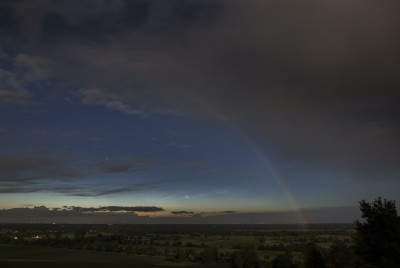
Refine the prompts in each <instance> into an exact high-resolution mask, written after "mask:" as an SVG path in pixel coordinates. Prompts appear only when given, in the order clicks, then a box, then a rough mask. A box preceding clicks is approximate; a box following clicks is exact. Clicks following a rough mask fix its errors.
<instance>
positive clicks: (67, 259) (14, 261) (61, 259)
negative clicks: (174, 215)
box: [0, 246, 189, 268]
mask: <svg viewBox="0 0 400 268" xmlns="http://www.w3.org/2000/svg"><path fill="white" fill-rule="evenodd" d="M187 265H189V264H185V263H173V262H169V261H166V260H164V259H163V258H157V257H154V256H153V257H147V256H137V255H127V254H121V253H110V252H96V251H82V250H71V249H55V248H45V247H26V246H0V267H1V268H11V267H16V268H24V267H27V268H28V267H29V268H36V267H38V268H47V267H52V268H54V267H56V268H64V267H65V268H66V267H69V268H70V267H73V268H84V267H91V268H106V267H121V268H124V267H140V268H163V267H164V268H167V267H168V268H173V267H185V266H187Z"/></svg>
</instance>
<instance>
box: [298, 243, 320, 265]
mask: <svg viewBox="0 0 400 268" xmlns="http://www.w3.org/2000/svg"><path fill="white" fill-rule="evenodd" d="M303 257H304V267H307V268H325V261H324V259H323V258H322V254H321V252H320V251H319V249H318V247H317V245H316V244H315V243H308V244H307V245H306V246H305V249H304V252H303Z"/></svg>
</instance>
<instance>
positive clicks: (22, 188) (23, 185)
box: [0, 181, 160, 197]
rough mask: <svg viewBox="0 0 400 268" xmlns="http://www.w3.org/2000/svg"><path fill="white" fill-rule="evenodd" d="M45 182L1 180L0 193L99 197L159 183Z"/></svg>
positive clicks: (145, 188)
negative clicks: (48, 193) (47, 193)
mask: <svg viewBox="0 0 400 268" xmlns="http://www.w3.org/2000/svg"><path fill="white" fill-rule="evenodd" d="M46 182H48V181H44V183H42V182H38V181H19V182H18V181H17V182H3V183H0V193H4V194H12V193H36V192H50V193H61V194H65V195H70V196H81V197H99V196H112V195H119V194H127V193H136V192H141V191H146V190H150V189H154V188H156V187H158V185H159V184H160V183H157V182H148V183H137V184H134V185H127V186H124V187H115V186H110V185H96V186H93V185H85V184H80V185H77V184H76V183H74V184H60V183H59V182H57V181H53V183H52V185H49V184H48V183H46Z"/></svg>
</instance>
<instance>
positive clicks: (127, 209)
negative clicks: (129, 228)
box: [64, 206, 164, 212]
mask: <svg viewBox="0 0 400 268" xmlns="http://www.w3.org/2000/svg"><path fill="white" fill-rule="evenodd" d="M64 209H67V210H72V211H76V212H160V211H164V209H163V208H160V207H154V206H134V207H126V206H106V207H98V208H93V207H91V208H85V207H76V206H72V207H64Z"/></svg>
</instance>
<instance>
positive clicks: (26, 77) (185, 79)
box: [0, 0, 400, 223]
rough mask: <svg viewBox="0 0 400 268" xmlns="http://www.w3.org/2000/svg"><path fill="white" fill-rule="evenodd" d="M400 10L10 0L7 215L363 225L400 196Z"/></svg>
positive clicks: (6, 10) (0, 115)
mask: <svg viewBox="0 0 400 268" xmlns="http://www.w3.org/2000/svg"><path fill="white" fill-rule="evenodd" d="M399 12H400V3H398V2H395V1H379V2H376V1H365V0H350V1H349V0H346V1H345V0H339V1H331V2H330V1H328V2H327V1H322V2H321V1H276V0H266V1H255V0H254V1H253V0H251V1H236V0H229V1H228V0H217V1H215V0H212V1H211V0H201V1H200V0H195V1H178V0H176V1H175V0H169V1H150V0H137V1H136V0H134V1H124V0H109V1H90V0H84V1H79V3H78V2H72V1H51V0H44V1H36V0H29V1H28V0H26V1H2V2H1V4H0V222H64V223H303V222H353V221H354V220H355V219H356V218H357V217H359V212H358V208H357V207H358V201H360V200H361V199H366V200H372V199H374V198H377V197H378V196H382V197H384V198H388V199H393V200H399V199H400V192H399V190H398V189H400V120H399V118H400V108H399V107H400V106H399V100H400V91H399V88H400V79H399V77H400V74H399V70H400V69H399V65H398V64H399V62H400V35H399V34H398V33H399V25H400V17H399V16H398V14H399Z"/></svg>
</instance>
